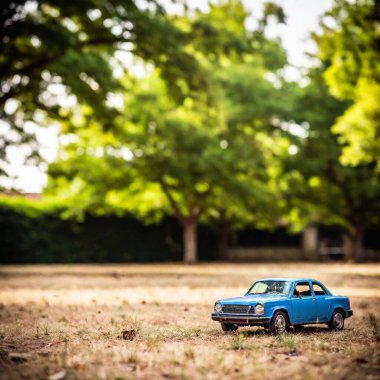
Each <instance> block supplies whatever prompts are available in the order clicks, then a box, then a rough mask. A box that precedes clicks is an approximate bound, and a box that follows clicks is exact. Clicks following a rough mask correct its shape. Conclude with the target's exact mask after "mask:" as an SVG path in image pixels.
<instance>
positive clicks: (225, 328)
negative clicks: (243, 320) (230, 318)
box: [221, 323, 238, 332]
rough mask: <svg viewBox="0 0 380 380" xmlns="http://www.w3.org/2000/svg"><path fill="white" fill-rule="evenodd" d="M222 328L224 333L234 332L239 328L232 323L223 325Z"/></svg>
mask: <svg viewBox="0 0 380 380" xmlns="http://www.w3.org/2000/svg"><path fill="white" fill-rule="evenodd" d="M221 326H222V330H223V331H224V332H233V331H236V330H237V329H238V327H237V326H236V325H234V324H232V323H221Z"/></svg>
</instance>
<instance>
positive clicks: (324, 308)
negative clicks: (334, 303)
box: [313, 282, 330, 322]
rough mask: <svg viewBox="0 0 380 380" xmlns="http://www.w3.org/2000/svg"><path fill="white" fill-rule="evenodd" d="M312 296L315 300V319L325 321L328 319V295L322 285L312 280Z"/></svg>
mask: <svg viewBox="0 0 380 380" xmlns="http://www.w3.org/2000/svg"><path fill="white" fill-rule="evenodd" d="M313 291H314V296H315V299H316V301H317V321H318V322H326V321H327V319H328V312H329V307H330V301H329V300H328V295H327V293H326V290H325V289H323V286H321V285H320V284H318V283H316V282H313Z"/></svg>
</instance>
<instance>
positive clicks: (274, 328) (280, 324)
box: [269, 311, 289, 335]
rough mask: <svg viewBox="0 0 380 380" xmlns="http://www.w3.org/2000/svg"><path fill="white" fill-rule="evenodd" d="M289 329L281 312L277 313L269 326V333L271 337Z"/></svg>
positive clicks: (284, 315) (286, 320) (286, 319)
mask: <svg viewBox="0 0 380 380" xmlns="http://www.w3.org/2000/svg"><path fill="white" fill-rule="evenodd" d="M288 329H289V322H288V317H287V316H286V314H285V313H284V312H282V311H277V312H276V313H275V314H274V316H273V318H272V320H271V323H270V325H269V331H270V333H271V334H273V335H278V334H283V333H284V332H286V331H287V330H288Z"/></svg>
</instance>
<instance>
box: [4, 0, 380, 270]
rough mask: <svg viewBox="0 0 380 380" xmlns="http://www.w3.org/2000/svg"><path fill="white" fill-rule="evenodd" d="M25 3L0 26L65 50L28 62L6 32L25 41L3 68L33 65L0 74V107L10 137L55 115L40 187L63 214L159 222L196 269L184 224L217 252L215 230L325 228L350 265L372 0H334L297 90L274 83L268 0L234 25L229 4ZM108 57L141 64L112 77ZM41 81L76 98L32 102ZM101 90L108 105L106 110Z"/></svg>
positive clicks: (277, 77)
mask: <svg viewBox="0 0 380 380" xmlns="http://www.w3.org/2000/svg"><path fill="white" fill-rule="evenodd" d="M35 3H36V6H37V8H36V9H35V10H33V9H31V10H29V11H27V12H26V11H25V4H21V5H17V7H15V6H12V7H11V6H9V8H10V9H11V10H16V9H17V10H18V12H19V13H23V12H24V13H23V15H22V17H21V16H20V17H15V16H12V17H13V18H12V20H13V21H9V16H8V19H7V20H8V22H3V29H5V30H7V31H8V33H9V35H10V34H11V31H12V28H10V26H9V25H11V26H12V25H13V24H14V23H17V22H19V23H21V24H22V25H26V26H25V28H26V29H27V28H30V25H29V24H27V23H30V22H32V24H33V25H34V23H36V24H37V26H35V25H34V27H35V29H34V30H36V33H37V38H38V39H39V40H40V41H43V40H42V39H41V38H42V37H41V36H40V34H38V30H39V28H42V29H43V28H45V29H47V30H49V28H51V27H53V26H54V27H56V24H59V25H61V26H62V28H64V29H65V33H63V34H64V35H65V37H64V38H67V41H66V40H65V41H66V42H67V44H68V45H69V46H68V47H67V49H66V50H63V51H62V52H61V54H60V55H59V58H58V55H57V57H53V56H52V58H51V61H49V60H47V61H46V62H45V63H43V64H42V63H41V62H40V61H41V57H40V58H38V56H37V54H36V52H35V51H34V50H36V49H37V50H38V46H37V45H38V43H33V41H32V38H31V37H30V34H29V35H27V34H26V33H25V32H24V34H23V32H22V28H20V26H17V27H13V28H14V30H16V31H17V32H18V33H19V34H20V35H19V37H18V38H17V39H16V40H14V41H13V42H9V41H10V40H6V41H5V43H4V39H3V45H4V46H5V48H7V49H14V50H17V49H19V50H20V53H19V54H20V56H22V52H23V49H26V48H25V46H27V48H28V49H30V50H29V51H27V52H26V53H25V59H26V62H23V61H22V60H21V59H20V57H18V56H17V55H7V57H8V58H7V59H14V61H13V62H5V61H4V59H5V58H4V59H3V60H2V61H0V64H1V63H2V62H4V64H6V65H8V66H10V67H12V66H13V67H14V69H13V70H16V71H17V70H21V68H22V67H28V65H32V64H33V62H34V66H35V67H36V68H38V69H37V71H36V72H35V71H32V73H33V75H36V77H35V79H32V78H34V77H33V76H32V75H30V76H29V81H24V82H27V83H26V84H23V81H22V80H20V81H19V82H18V81H17V80H16V79H15V76H17V75H19V76H20V75H21V74H20V73H19V74H14V73H13V72H9V73H8V74H7V73H6V75H8V76H5V79H4V80H3V79H2V86H3V91H2V92H3V99H4V104H5V101H7V99H8V98H15V97H17V98H18V99H19V102H18V103H17V109H16V110H15V111H13V112H11V113H9V114H7V121H8V123H9V125H13V126H14V128H15V130H17V132H18V133H19V134H20V135H21V136H26V133H24V132H25V131H24V129H23V126H24V125H25V120H26V119H27V118H29V119H33V118H34V117H37V118H38V117H40V118H41V112H42V111H43V113H44V114H43V115H44V117H43V121H44V122H51V120H54V121H59V123H60V128H61V135H62V139H61V148H60V152H59V157H58V159H57V161H56V162H54V163H53V164H51V165H50V166H49V184H48V188H47V190H46V192H47V194H51V195H53V196H57V197H59V198H60V199H62V200H63V201H64V202H65V203H66V204H67V205H68V208H67V211H66V212H65V213H66V215H70V216H73V215H74V216H76V217H79V218H81V217H83V216H84V215H85V214H86V213H88V212H90V213H101V214H102V213H118V214H125V213H131V214H133V215H135V216H138V217H139V218H141V219H142V220H144V221H147V222H152V221H157V220H159V219H160V218H162V217H163V216H164V215H165V214H172V215H174V216H175V217H176V218H177V220H178V221H179V223H181V225H182V227H183V231H184V234H183V241H184V260H185V261H186V262H189V263H190V262H195V261H197V249H196V246H197V237H196V233H197V225H198V223H199V222H200V221H202V222H204V223H209V224H210V225H212V226H213V227H214V228H215V229H216V230H217V231H218V232H219V234H220V250H221V253H222V254H223V251H224V250H225V249H226V245H227V241H228V236H229V233H230V231H231V230H232V229H235V228H239V227H242V226H246V225H254V226H258V227H262V228H274V227H275V226H278V225H279V224H282V225H284V224H286V225H289V226H290V228H293V229H301V228H303V227H305V226H307V225H308V224H313V223H325V224H338V225H341V226H342V227H343V228H344V229H345V230H346V232H347V239H348V240H349V241H350V242H351V244H350V245H351V254H352V256H353V257H354V258H356V259H360V258H361V256H362V251H363V247H362V241H363V234H364V231H365V228H366V227H367V226H368V225H369V224H373V223H378V222H379V220H378V218H379V217H378V215H380V214H379V211H380V210H379V209H380V202H379V196H380V182H379V155H378V150H376V149H377V148H378V146H377V145H378V142H379V141H380V140H379V139H378V140H376V138H375V137H376V133H378V132H376V131H377V130H378V129H379V118H378V107H376V105H378V104H379V99H378V89H377V87H376V86H379V83H380V80H379V63H378V62H379V61H378V60H377V56H378V51H379V49H377V47H378V42H379V37H378V35H377V34H376V33H375V32H373V26H374V25H377V24H376V23H377V22H378V21H379V17H378V16H379V14H378V11H379V6H378V4H377V1H375V2H374V3H372V2H369V1H362V2H356V3H355V4H351V3H349V4H347V3H346V2H344V1H340V0H338V1H336V3H335V6H334V8H333V9H332V10H331V12H329V15H327V16H326V18H325V19H324V20H325V21H322V26H323V33H322V34H321V35H318V36H314V38H315V40H316V42H317V43H318V46H319V51H320V56H319V61H320V63H319V64H318V65H317V66H316V67H314V68H312V69H310V70H309V72H308V74H307V85H306V86H303V87H302V86H300V85H299V84H298V83H294V82H290V81H288V80H287V79H286V77H285V75H284V73H285V70H284V69H285V68H286V66H287V64H288V62H287V58H286V54H285V52H284V49H283V47H282V46H281V43H280V41H279V40H277V39H269V38H268V37H267V36H266V33H265V31H266V27H267V24H268V20H271V22H274V21H276V22H278V23H283V22H285V15H284V14H283V11H282V9H281V8H280V7H278V6H277V5H276V4H273V3H267V4H266V5H265V6H264V12H263V16H262V18H261V19H260V20H258V22H257V27H256V29H255V30H248V29H247V28H246V19H247V17H248V14H247V12H246V10H245V9H244V7H243V5H242V3H241V2H240V1H239V0H228V1H223V2H221V3H219V4H216V5H215V4H214V5H210V9H209V11H207V12H200V11H189V10H188V9H187V8H186V7H185V8H184V10H183V12H182V14H181V15H180V16H170V15H167V14H166V13H165V10H164V9H162V8H161V7H159V6H158V5H157V3H156V2H154V1H152V2H150V1H147V2H146V4H145V5H146V7H140V8H139V7H137V6H136V5H135V4H134V2H130V3H129V2H125V1H120V2H117V1H110V2H107V4H108V5H107V6H105V8H104V9H102V8H99V7H98V4H94V3H93V2H92V1H90V0H88V1H86V2H84V3H86V7H85V8H84V5H82V3H78V5H73V6H72V7H71V6H68V5H67V4H65V5H62V4H61V3H60V2H55V1H51V2H48V3H49V4H48V5H46V4H47V3H46V2H44V3H43V4H42V3H41V4H40V3H39V2H35ZM10 4H15V3H14V2H10ZM79 4H80V5H79ZM110 12H111V13H110ZM328 17H334V20H335V21H334V22H335V25H334V27H328V26H327V25H328V20H329V19H328ZM3 19H5V18H4V17H3ZM30 20H32V21H30ZM57 20H58V22H57ZM109 20H111V21H112V22H111V21H109ZM69 21H70V22H71V23H72V24H70V22H69ZM52 25H53V26H52ZM9 29H11V31H9ZM153 32H154V33H153ZM41 33H42V32H41ZM45 33H46V30H45ZM351 34H353V36H352V35H351ZM32 37H33V36H32ZM353 37H355V38H356V39H354V38H353ZM62 38H63V37H62ZM15 41H18V43H19V45H18V44H16V43H15ZM95 42H96V43H95ZM71 44H74V45H71ZM126 44H127V45H126ZM363 44H365V45H364V47H365V48H364V51H363ZM34 45H36V46H34ZM42 45H43V46H44V47H43V48H44V49H45V45H44V44H41V45H40V46H39V47H41V46H42ZM46 48H47V49H48V46H46ZM124 48H127V49H128V50H129V51H130V52H133V54H134V56H135V57H136V56H138V57H140V58H141V60H139V61H138V62H139V64H140V65H142V67H144V75H142V76H141V75H140V76H137V75H133V74H132V73H131V71H130V70H129V71H128V70H124V71H123V72H122V73H120V72H119V74H118V75H117V77H115V72H114V73H112V68H114V69H115V67H118V65H120V63H117V62H116V61H115V52H116V51H118V50H120V49H124ZM355 49H358V51H356V50H355ZM4 51H5V50H4ZM17 51H18V50H17ZM25 51H26V50H25ZM38 53H41V54H42V56H43V57H45V54H47V52H43V51H38ZM51 53H52V55H53V52H51ZM73 54H74V56H73ZM350 54H351V55H350ZM358 54H359V55H358ZM360 54H362V55H360ZM116 56H117V55H116ZM9 57H13V58H9ZM33 59H35V61H33ZM71 59H72V60H71ZM62 60H63V62H62ZM20 62H21V63H20ZM79 62H80V63H79ZM148 62H149V65H148V64H147V63H148ZM371 62H372V63H371ZM65 65H68V66H65ZM70 65H71V66H70ZM8 66H7V67H8ZM63 66H65V67H66V68H65V70H63V71H60V70H59V68H60V67H61V68H62V67H63ZM120 67H121V66H120ZM38 70H39V71H38ZM353 72H354V73H355V76H353V75H352V73H353ZM24 73H25V74H23V75H27V70H26V71H25V70H24ZM22 78H23V77H22ZM22 78H21V79H22ZM325 78H326V81H325ZM57 82H58V83H60V84H62V85H63V87H64V89H65V92H66V93H67V94H71V95H75V96H76V101H75V102H74V104H73V105H72V106H71V107H67V105H66V106H65V105H64V104H60V103H59V101H57V102H55V103H54V102H52V101H51V99H52V98H51V97H48V96H45V98H44V94H45V91H48V90H49V86H50V85H51V84H52V83H57ZM7 83H8V87H7V86H6V84H7ZM32 83H34V86H35V87H30V86H31V84H32ZM4 88H5V89H6V90H8V91H4ZM116 93H118V94H119V97H122V106H120V107H118V108H117V107H116V108H115V107H112V102H110V99H111V98H112V96H111V94H116ZM363 93H365V94H366V95H368V98H367V97H366V98H364V97H363ZM45 95H46V94H45ZM62 96H63V95H62ZM29 98H30V99H32V100H31V101H30V102H28V101H24V99H29ZM36 99H37V100H38V101H37V100H36ZM44 99H47V100H48V102H47V103H49V102H50V103H49V104H46V102H44ZM107 99H108V101H107ZM368 99H369V100H368ZM371 107H372V108H371ZM20 115H21V116H22V117H21V116H20ZM363 115H364V116H363ZM363 117H364V119H363ZM18 123H19V124H18ZM350 123H351V124H352V128H351V127H349V125H351V124H350ZM363 128H367V129H368V130H369V131H370V132H371V133H372V135H371V134H370V133H369V132H365V131H363ZM354 131H356V134H357V135H358V136H360V138H361V139H362V140H361V141H362V142H360V143H357V141H358V140H357V139H356V138H355V137H352V136H355V132H354ZM27 137H28V139H25V141H30V140H29V138H30V136H27ZM364 139H367V143H365V142H364ZM9 143H12V141H10V142H8V146H9ZM6 147H7V144H4V155H3V158H4V159H5V158H6V149H7V148H6ZM352 152H356V155H355V156H354V155H353V154H352ZM353 157H355V158H353ZM348 158H352V159H348Z"/></svg>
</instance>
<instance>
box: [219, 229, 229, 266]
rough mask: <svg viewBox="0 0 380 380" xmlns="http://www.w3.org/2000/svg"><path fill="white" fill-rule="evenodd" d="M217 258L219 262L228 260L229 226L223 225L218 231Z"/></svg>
mask: <svg viewBox="0 0 380 380" xmlns="http://www.w3.org/2000/svg"><path fill="white" fill-rule="evenodd" d="M218 235H219V239H218V257H219V259H221V260H227V259H228V240H229V237H230V226H229V225H228V224H223V225H222V226H221V227H220V228H219V230H218Z"/></svg>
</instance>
